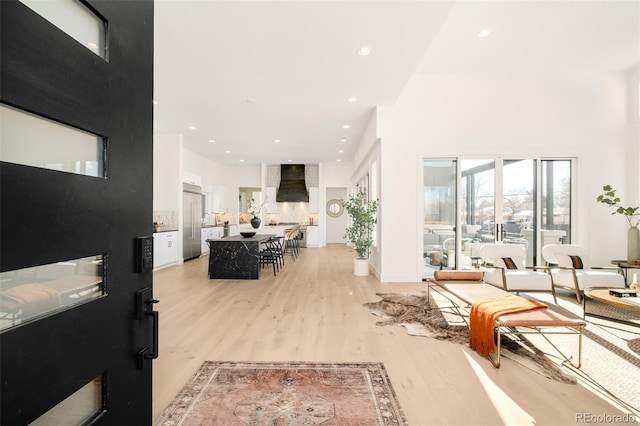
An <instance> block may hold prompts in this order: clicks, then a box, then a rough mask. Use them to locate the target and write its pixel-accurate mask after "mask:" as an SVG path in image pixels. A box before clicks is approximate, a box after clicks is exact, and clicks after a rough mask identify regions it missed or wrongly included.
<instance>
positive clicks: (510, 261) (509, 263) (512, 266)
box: [502, 257, 518, 269]
mask: <svg viewBox="0 0 640 426" xmlns="http://www.w3.org/2000/svg"><path fill="white" fill-rule="evenodd" d="M502 261H503V262H504V266H505V268H507V269H518V265H516V262H514V261H513V259H512V258H510V257H503V258H502Z"/></svg>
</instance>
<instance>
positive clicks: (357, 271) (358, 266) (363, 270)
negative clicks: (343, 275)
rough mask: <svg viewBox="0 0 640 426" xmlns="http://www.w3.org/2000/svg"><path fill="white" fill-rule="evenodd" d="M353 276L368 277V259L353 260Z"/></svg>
mask: <svg viewBox="0 0 640 426" xmlns="http://www.w3.org/2000/svg"><path fill="white" fill-rule="evenodd" d="M353 275H355V276H358V277H366V276H367V275H369V259H359V258H357V257H356V258H355V259H353Z"/></svg>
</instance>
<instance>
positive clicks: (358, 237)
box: [341, 191, 378, 259]
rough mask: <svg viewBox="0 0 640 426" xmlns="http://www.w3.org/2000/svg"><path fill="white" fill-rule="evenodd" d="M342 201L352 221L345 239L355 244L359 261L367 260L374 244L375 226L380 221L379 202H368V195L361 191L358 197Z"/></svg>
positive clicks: (354, 196) (353, 196) (351, 196)
mask: <svg viewBox="0 0 640 426" xmlns="http://www.w3.org/2000/svg"><path fill="white" fill-rule="evenodd" d="M341 201H342V204H343V205H344V208H345V210H346V211H347V214H348V215H349V216H351V221H352V224H351V226H350V227H349V228H347V230H346V232H345V235H344V237H345V238H347V239H348V240H349V242H350V243H351V244H353V246H354V248H355V250H356V251H357V252H358V259H367V258H368V257H369V249H370V248H371V245H372V244H373V237H372V234H373V226H374V225H375V224H376V223H377V221H378V219H377V217H376V213H377V211H378V200H373V201H368V200H367V194H366V193H365V192H364V191H359V192H358V193H357V194H356V195H350V196H349V199H348V200H346V201H345V200H341Z"/></svg>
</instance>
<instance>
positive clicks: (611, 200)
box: [596, 185, 640, 227]
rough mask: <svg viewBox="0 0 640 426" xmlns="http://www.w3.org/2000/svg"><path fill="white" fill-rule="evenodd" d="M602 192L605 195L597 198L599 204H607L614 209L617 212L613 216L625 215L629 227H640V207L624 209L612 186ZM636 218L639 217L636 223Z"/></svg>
mask: <svg viewBox="0 0 640 426" xmlns="http://www.w3.org/2000/svg"><path fill="white" fill-rule="evenodd" d="M602 191H603V193H602V194H600V195H598V198H596V200H597V201H598V202H599V203H602V204H606V205H608V206H609V207H614V208H615V210H614V211H613V213H611V214H612V215H614V214H621V215H624V217H625V218H626V219H627V221H628V222H629V226H631V227H636V226H638V224H639V223H640V213H639V212H638V209H640V207H623V206H622V205H621V204H620V197H616V190H615V189H613V188H612V187H611V185H605V186H603V187H602ZM636 216H638V219H637V220H635V223H634V217H636Z"/></svg>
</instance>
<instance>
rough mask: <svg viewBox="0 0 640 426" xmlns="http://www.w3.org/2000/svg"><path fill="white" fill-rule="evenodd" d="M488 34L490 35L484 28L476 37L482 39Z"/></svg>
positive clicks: (489, 31)
mask: <svg viewBox="0 0 640 426" xmlns="http://www.w3.org/2000/svg"><path fill="white" fill-rule="evenodd" d="M489 34H491V30H488V29H486V28H485V29H484V30H480V31H479V32H478V37H480V38H482V37H486V36H488V35H489Z"/></svg>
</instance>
